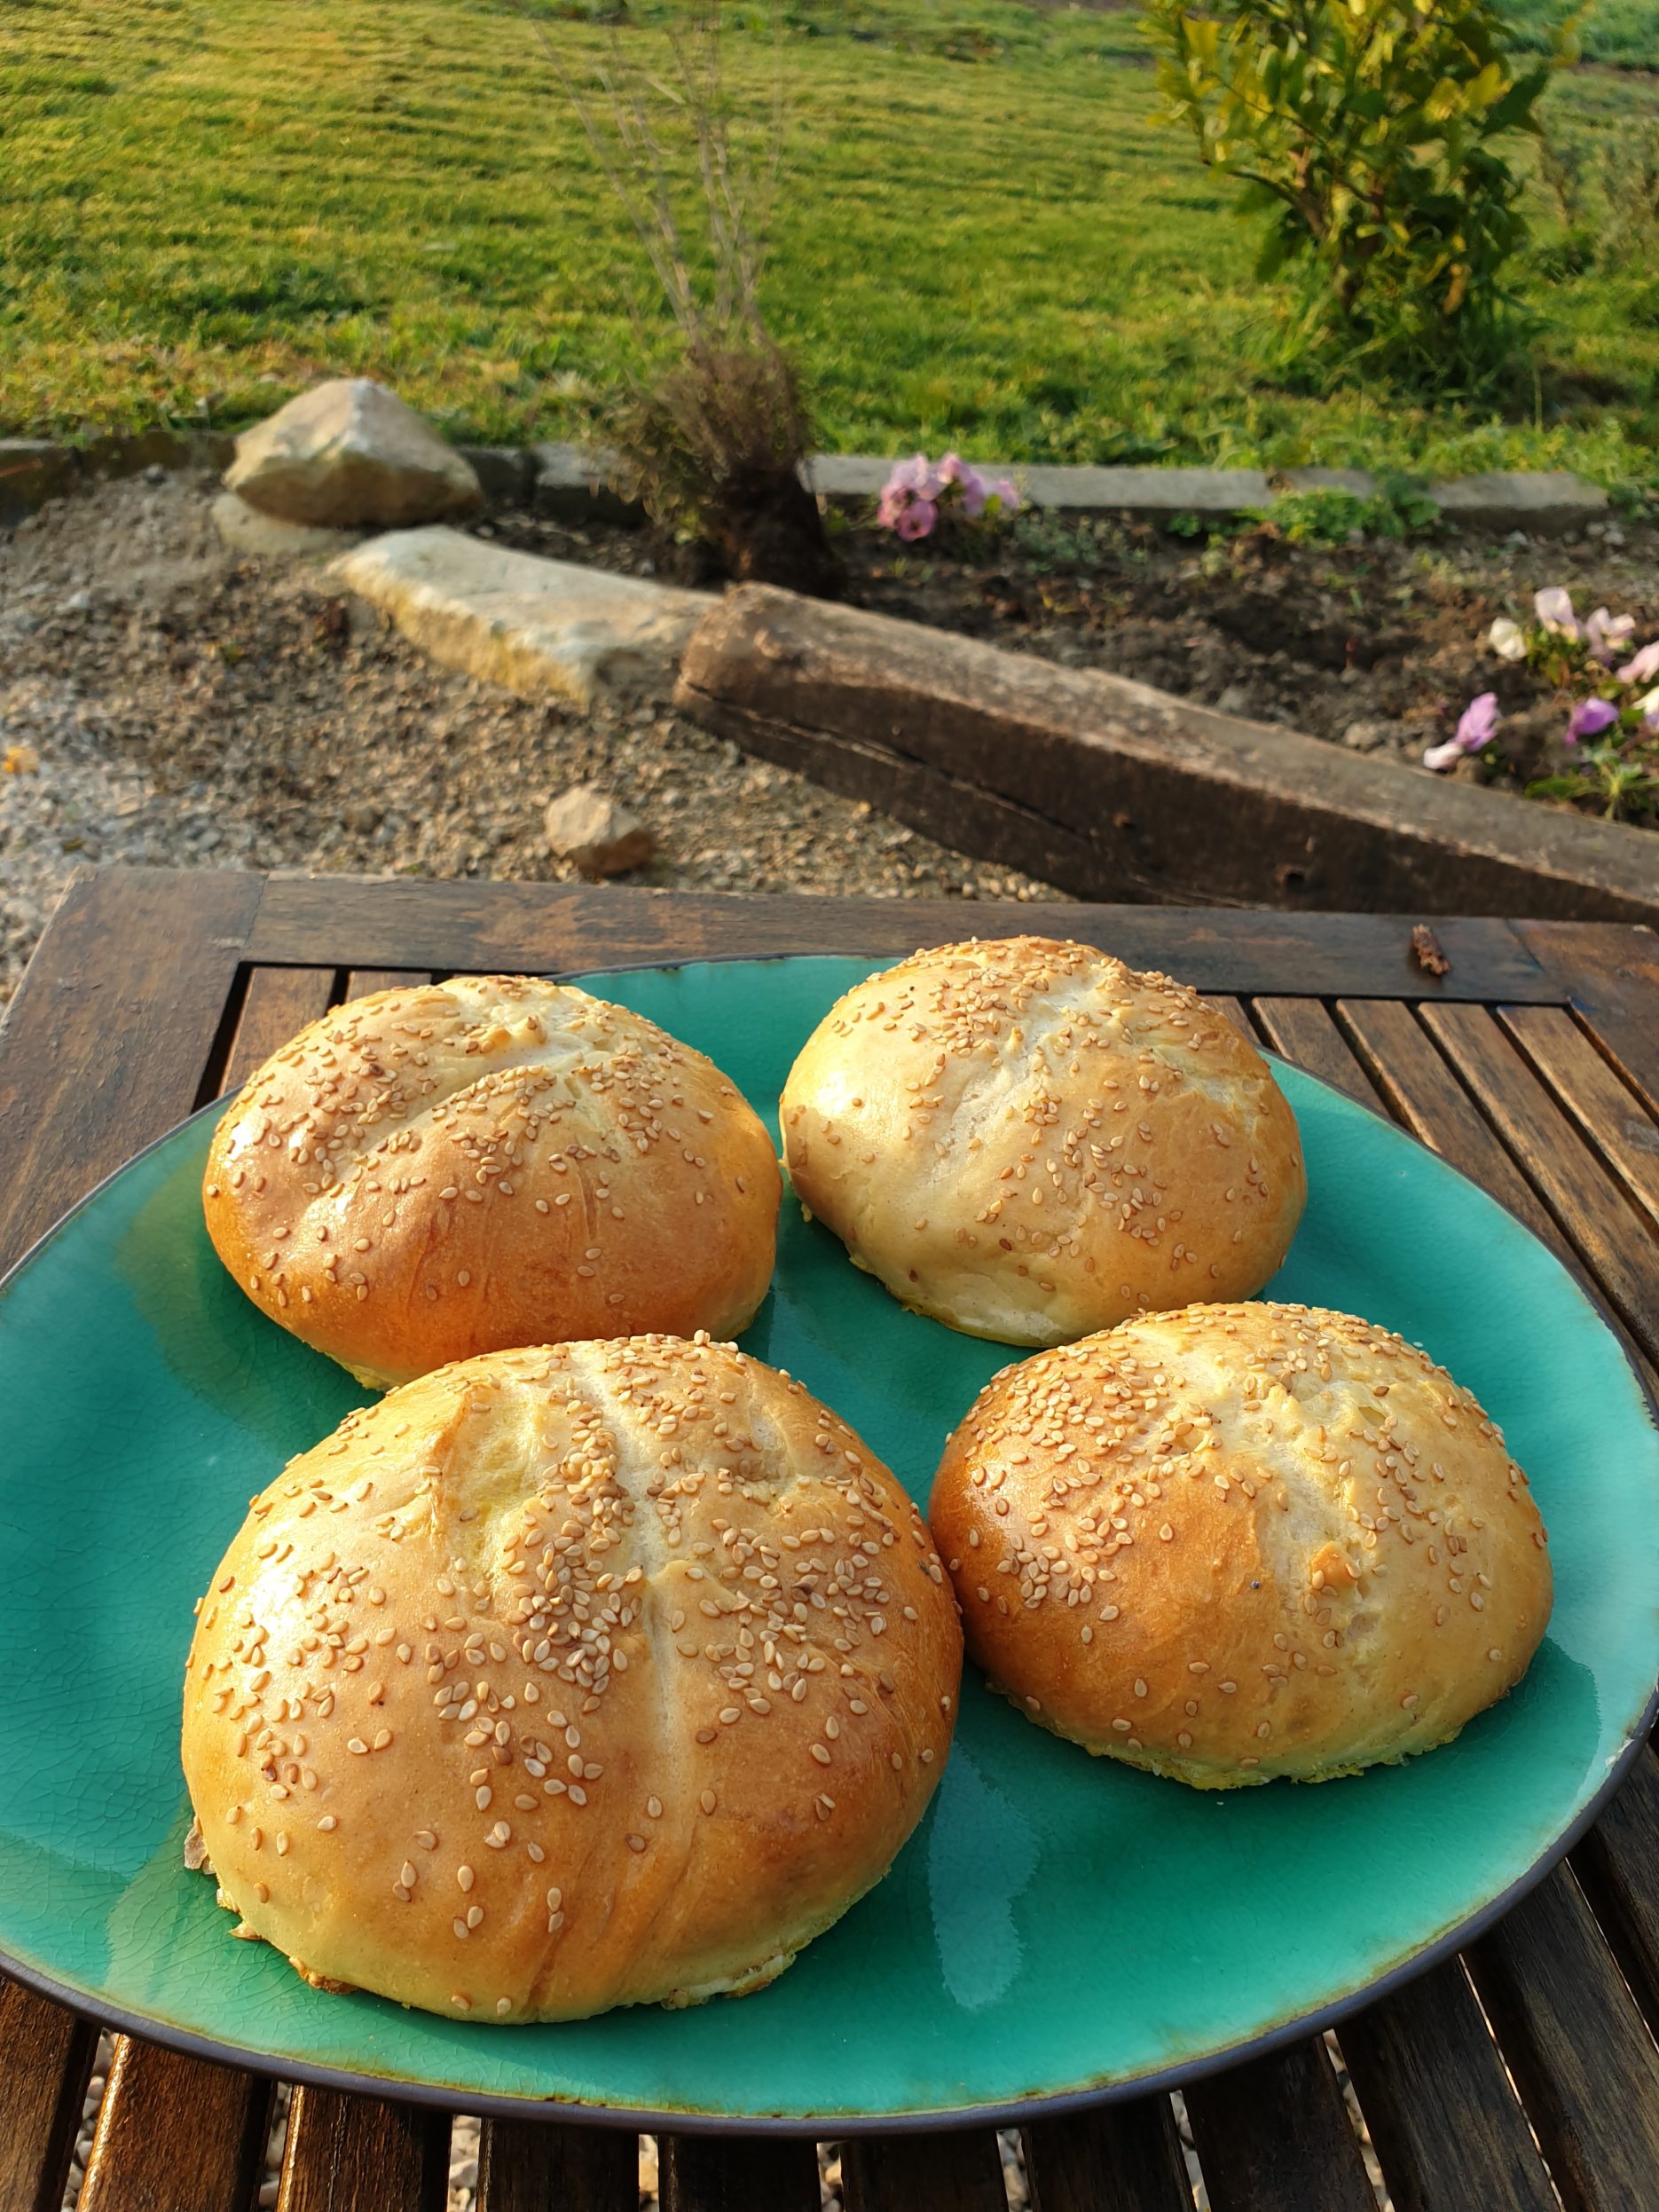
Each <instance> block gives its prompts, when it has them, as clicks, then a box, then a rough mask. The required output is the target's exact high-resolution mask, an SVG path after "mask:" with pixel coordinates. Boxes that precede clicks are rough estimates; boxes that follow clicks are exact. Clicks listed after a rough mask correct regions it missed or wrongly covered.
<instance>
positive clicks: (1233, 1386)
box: [931, 1305, 1551, 1790]
mask: <svg viewBox="0 0 1659 2212" xmlns="http://www.w3.org/2000/svg"><path fill="white" fill-rule="evenodd" d="M931 1514H932V1527H933V1534H934V1539H935V1541H936V1542H937V1543H938V1545H939V1547H940V1553H941V1555H943V1557H944V1559H945V1562H946V1564H947V1568H948V1570H949V1572H950V1575H951V1578H952V1579H953V1581H954V1582H955V1586H956V1594H957V1596H958V1597H959V1598H960V1600H961V1602H962V1608H963V1623H964V1626H965V1629H966V1633H967V1639H968V1649H969V1650H970V1652H971V1654H972V1656H973V1657H974V1658H976V1659H977V1660H978V1661H979V1665H981V1666H982V1667H983V1668H984V1669H985V1670H986V1672H987V1674H988V1675H989V1676H990V1678H991V1681H992V1682H993V1684H994V1685H995V1687H996V1688H998V1689H1001V1690H1002V1693H1003V1694H1004V1695H1005V1696H1008V1697H1009V1698H1010V1699H1011V1700H1012V1701H1013V1702H1014V1703H1015V1704H1018V1705H1019V1706H1020V1707H1021V1709H1022V1710H1023V1711H1025V1712H1027V1713H1028V1714H1029V1715H1030V1716H1031V1718H1032V1719H1033V1720H1039V1721H1041V1722H1042V1725H1043V1727H1045V1728H1052V1729H1053V1730H1054V1731H1055V1733H1056V1734H1057V1735H1058V1736H1069V1737H1070V1738H1071V1739H1072V1741H1073V1743H1077V1744H1082V1745H1084V1746H1085V1748H1086V1749H1087V1750H1089V1751H1103V1752H1107V1753H1109V1754H1110V1755H1111V1756H1112V1757H1113V1758H1114V1759H1126V1760H1128V1763H1129V1764H1130V1765H1131V1766H1135V1767H1148V1768H1150V1769H1151V1770H1152V1772H1153V1773H1154V1774H1160V1775H1173V1776H1174V1777H1175V1779H1176V1780H1178V1781H1181V1782H1189V1783H1194V1784H1196V1785H1197V1786H1198V1787H1199V1788H1200V1789H1213V1790H1220V1789H1227V1788H1230V1787H1231V1786H1233V1785H1235V1784H1237V1783H1252V1782H1268V1781H1270V1780H1271V1779H1272V1778H1273V1777H1274V1776H1275V1775H1291V1776H1293V1778H1294V1779H1295V1780H1297V1781H1299V1782H1321V1781H1325V1780H1326V1779H1327V1778H1328V1777H1330V1776H1331V1775H1346V1774H1353V1773H1355V1772H1356V1770H1357V1769H1359V1768H1360V1767H1369V1766H1372V1765H1373V1764H1375V1763H1376V1762H1378V1761H1388V1762H1394V1761H1396V1760H1399V1759H1408V1758H1410V1757H1411V1755H1412V1754H1413V1753H1414V1752H1417V1751H1428V1750H1430V1749H1432V1748H1433V1746H1434V1745H1435V1744H1444V1743H1446V1742H1448V1741H1449V1740H1450V1738H1451V1737H1452V1736H1455V1735H1456V1734H1457V1733H1458V1730H1459V1728H1462V1727H1463V1725H1464V1723H1465V1722H1466V1720H1471V1719H1473V1717H1474V1714H1476V1713H1477V1712H1481V1711H1482V1710H1483V1709H1484V1708H1485V1707H1486V1706H1487V1705H1490V1704H1493V1703H1495V1702H1496V1700H1497V1699H1498V1698H1499V1697H1502V1696H1504V1695H1505V1693H1506V1691H1508V1690H1510V1689H1514V1685H1515V1684H1516V1683H1517V1682H1518V1681H1520V1680H1521V1676H1522V1675H1523V1674H1524V1673H1526V1670H1527V1665H1528V1662H1529V1660H1530V1658H1531V1657H1532V1654H1533V1652H1534V1651H1535V1650H1536V1649H1537V1645H1538V1641H1539V1640H1540V1638H1541V1637H1542V1636H1543V1633H1544V1629H1545V1623H1546V1622H1547V1621H1548V1619H1549V1616H1550V1597H1551V1578H1550V1561H1549V1554H1548V1551H1547V1549H1546V1548H1545V1533H1544V1525H1543V1523H1542V1522H1541V1521H1540V1520H1539V1518H1538V1513H1537V1507H1536V1506H1535V1505H1534V1504H1533V1502H1532V1496H1531V1493H1530V1492H1529V1489H1528V1487H1527V1478H1526V1476H1524V1475H1523V1474H1522V1473H1521V1469H1520V1468H1518V1467H1517V1466H1516V1465H1515V1464H1514V1460H1511V1459H1510V1457H1509V1455H1508V1453H1507V1452H1506V1451H1505V1449H1504V1440H1503V1437H1501V1436H1500V1435H1499V1433H1498V1429H1496V1428H1495V1427H1494V1426H1493V1425H1492V1423H1491V1422H1490V1421H1489V1420H1488V1419H1487V1417H1486V1415H1485V1414H1484V1413H1482V1410H1481V1408H1480V1406H1479V1405H1476V1403H1475V1402H1474V1399H1473V1398H1472V1397H1470V1396H1469V1394H1468V1392H1467V1391H1466V1390H1465V1389H1460V1388H1459V1385H1458V1384H1457V1383H1455V1382H1453V1381H1452V1380H1451V1376H1450V1375H1448V1374H1446V1373H1445V1372H1444V1370H1443V1368H1440V1367H1436V1366H1435V1365H1434V1364H1433V1362H1432V1361H1431V1360H1429V1359H1428V1358H1426V1357H1425V1355H1424V1354H1423V1353H1422V1352H1420V1351H1418V1350H1414V1349H1413V1347H1412V1346H1411V1345H1410V1344H1407V1343H1405V1342H1403V1340H1402V1339H1401V1338H1400V1337H1397V1336H1393V1335H1390V1334H1388V1332H1387V1331H1386V1330H1384V1329H1381V1328H1378V1327H1375V1326H1373V1325H1372V1323H1371V1322H1369V1321H1360V1320H1356V1319H1354V1318H1353V1317H1352V1316H1351V1315H1349V1314H1345V1313H1328V1312H1324V1311H1319V1310H1317V1309H1315V1308H1311V1307H1308V1306H1293V1305H1229V1306H1189V1307H1187V1308H1186V1309H1185V1311H1183V1312H1180V1313H1170V1314H1163V1315H1157V1316H1149V1317H1147V1318H1145V1319H1140V1320H1136V1321H1128V1322H1126V1323H1124V1324H1123V1326H1121V1327H1120V1328H1115V1329H1113V1330H1111V1331H1110V1332H1109V1333H1107V1334H1105V1335H1101V1336H1094V1337H1090V1338H1089V1340H1088V1341H1087V1342H1084V1343H1081V1344H1073V1345H1069V1346H1067V1347H1066V1348H1065V1349H1064V1350H1058V1351H1050V1352H1044V1353H1042V1354H1041V1355H1040V1356H1039V1357H1038V1358H1034V1359H1028V1360H1026V1361H1024V1362H1023V1363H1022V1364H1020V1365H1019V1366H1013V1367H1006V1368H1004V1369H1003V1371H1002V1374H999V1375H997V1376H996V1377H995V1379H994V1381H992V1382H990V1383H989V1384H988V1385H987V1388H986V1389H984V1390H983V1391H982V1392H981V1393H980V1396H979V1400H978V1402H977V1403H976V1404H975V1405H974V1407H973V1409H972V1411H971V1413H969V1415H968V1417H967V1419H966V1420H965V1421H963V1424H962V1426H961V1427H960V1428H959V1429H957V1431H956V1433H955V1436H954V1437H952V1438H951V1439H950V1442H949V1443H948V1444H947V1446H946V1448H945V1456H944V1459H943V1460H941V1462H940V1469H939V1474H938V1476H937V1478H936V1480H935V1482H934V1485H933V1496H932V1508H931Z"/></svg>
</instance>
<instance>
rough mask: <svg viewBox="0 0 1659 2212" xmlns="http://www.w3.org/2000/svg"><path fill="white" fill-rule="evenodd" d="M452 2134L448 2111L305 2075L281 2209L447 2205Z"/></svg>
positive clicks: (293, 2115) (378, 2211)
mask: <svg viewBox="0 0 1659 2212" xmlns="http://www.w3.org/2000/svg"><path fill="white" fill-rule="evenodd" d="M449 2137H450V2123H449V2115H448V2114H446V2113H439V2112H431V2111H429V2110H428V2109H427V2107H426V2106H421V2105H384V2104H381V2102H380V2100H379V2099H378V2098H373V2097H352V2096H348V2095H345V2094H342V2092H341V2091H340V2090H326V2089H313V2088H311V2086H310V2085H309V2084H308V2083H305V2082H302V2083H301V2084H300V2085H299V2087H298V2088H296V2089H295V2092H294V2103H293V2105H292V2106H291V2107H290V2108H289V2112H288V2139H287V2145H286V2146H285V2148H284V2150H283V2154H282V2183H281V2187H280V2189H279V2192H278V2196H277V2212H443V2206H444V2199H445V2197H446V2196H447V2195H448V2192H449Z"/></svg>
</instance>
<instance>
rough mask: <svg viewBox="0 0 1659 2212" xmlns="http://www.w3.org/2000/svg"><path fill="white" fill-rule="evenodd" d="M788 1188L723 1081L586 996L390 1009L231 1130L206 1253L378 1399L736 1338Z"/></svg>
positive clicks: (497, 993)
mask: <svg viewBox="0 0 1659 2212" xmlns="http://www.w3.org/2000/svg"><path fill="white" fill-rule="evenodd" d="M781 1190H782V1184H781V1178H780V1177H779V1173H778V1165H777V1159H776V1155H775V1153H774V1151H773V1148H772V1143H771V1140H770V1138H769V1137H767V1132H766V1130H765V1129H764V1128H763V1127H762V1125H761V1122H760V1121H759V1117H758V1116H757V1115H756V1114H755V1113H754V1112H753V1110H752V1109H751V1106H749V1105H748V1103H747V1101H746V1100H745V1099H744V1098H742V1097H741V1095H740V1094H739V1093H738V1091H737V1090H736V1088H735V1086H734V1085H733V1084H732V1083H731V1082H728V1081H727V1078H726V1077H725V1076H724V1075H721V1073H720V1071H719V1068H718V1067H715V1066H714V1064H713V1062H712V1060H708V1059H704V1056H703V1054H702V1053H700V1052H696V1051H692V1049H691V1048H690V1046H688V1045H685V1044H681V1043H679V1042H678V1041H677V1040H676V1039H675V1038H673V1037H671V1036H669V1035H666V1033H665V1032H664V1031H663V1030H661V1029H659V1028H657V1027H656V1025H655V1024H654V1023H652V1022H649V1021H647V1020H645V1019H643V1017H642V1016H641V1015H639V1014H635V1013H631V1012H629V1011H628V1010H627V1008H625V1007H623V1006H612V1005H609V1004H606V1002H605V1001H604V1000H602V999H597V998H592V997H590V996H588V994H587V993H586V991H580V990H576V989H573V988H570V986H569V985H561V984H556V983H544V982H540V981H538V980H535V979H534V978H532V977H526V976H482V977H471V978H464V977H463V978H458V979H456V980H454V981H452V982H449V983H438V984H432V985H421V986H417V987H414V988H405V989H401V990H394V991H379V992H376V993H375V994H374V995H373V996H372V997H369V998H360V999H357V1000H355V1001H353V1002H352V1003H351V1004H348V1005H344V1006H338V1007H335V1008H334V1011H333V1012H330V1013H327V1014H325V1015H324V1016H323V1018H322V1019H321V1020H320V1021H315V1022H313V1023H312V1024H311V1027H310V1028H308V1029H304V1030H302V1031H301V1033H300V1035H298V1036H297V1037H295V1039H294V1041H293V1043H291V1044H288V1045H287V1046H285V1047H284V1049H283V1050H282V1051H280V1052H279V1053H277V1054H276V1055H275V1057H274V1058H273V1059H269V1060H267V1061H266V1063H265V1065H264V1066H263V1067H262V1068H260V1070H259V1071H258V1073H257V1074H256V1075H253V1076H252V1077H250V1079H249V1080H248V1083H247V1085H246V1086H245V1087H244V1089H243V1090H242V1092H241V1094H240V1097H239V1098H237V1099H236V1101H235V1103H234V1104H233V1105H232V1106H231V1108H230V1110H229V1111H228V1112H227V1113H226V1114H225V1115H224V1120H223V1121H222V1122H220V1124H219V1127H218V1130H217V1132H216V1135H215V1137H214V1140H213V1147H212V1150H211V1152H210V1153H209V1155H208V1167H207V1173H206V1176H205V1178H204V1182H203V1203H204V1207H205V1210H206V1214H207V1223H208V1235H209V1236H210V1237H211V1238H212V1240H213V1244H214V1248H215V1249H216V1251H217V1253H218V1255H219V1256H220V1258H221V1259H222V1260H223V1261H224V1264H225V1266H226V1267H227V1268H228V1269H229V1270H230V1271H231V1273H232V1275H233V1276H234V1277H235V1279H236V1280H237V1281H238V1282H239V1283H240V1285H241V1286H242V1287H243V1289H244V1290H245V1291H247V1293H248V1296H249V1297H250V1298H252V1299H253V1301H254V1303H255V1304H256V1305H257V1306H258V1307H259V1308H260V1309H261V1311H263V1312H264V1313H267V1314H269V1315H270V1317H271V1319H272V1320H273V1321H276V1322H278V1323H279V1324H280V1325H281V1326H282V1327H284V1328H286V1329H289V1330H291V1331H292V1332H293V1334H295V1336H298V1337H301V1338H303V1340H304V1342H306V1343H308V1344H311V1345H313V1346H315V1348H316V1349H317V1350H318V1351H322V1352H326V1353H327V1354H328V1356H329V1357H330V1358H333V1359H337V1360H338V1361H339V1362H340V1363H341V1365H342V1366H344V1367H348V1368H350V1371H351V1373H352V1374H355V1375H357V1376H358V1378H359V1380H361V1381H362V1382H367V1383H371V1384H375V1385H385V1384H389V1383H394V1382H407V1381H408V1380H409V1379H410V1378H411V1377H413V1376H414V1375H418V1374H425V1373H427V1372H428V1371H429V1369H431V1368H433V1367H439V1366H444V1364H445V1363H446V1362H448V1361H450V1360H452V1359H465V1358H471V1357H472V1356H473V1355H474V1354H475V1353H478V1352H484V1351H495V1350H504V1349H506V1348H507V1347H508V1346H510V1345H515V1344H542V1343H554V1342H560V1341H562V1340H564V1339H567V1338H586V1337H597V1336H626V1335H631V1334H639V1333H649V1332H652V1331H658V1332H662V1333H664V1334H674V1335H683V1336H690V1335H693V1334H696V1331H697V1330H698V1329H707V1330H709V1331H710V1332H711V1333H712V1334H715V1335H718V1336H731V1335H735V1334H737V1333H738V1332H739V1331H740V1330H742V1329H743V1328H744V1327H745V1326H747V1325H748V1323H749V1322H750V1321H751V1319H753V1317H754V1313H755V1310H756V1308H757V1307H758V1306H759V1303H760V1302H761V1300H762V1299H763V1298H764V1297H765V1295H766V1293H767V1285H768V1284H769V1283H770V1281H771V1279H772V1265H773V1257H774V1244H775V1240H776V1233H777V1209H778V1200H779V1197H780V1195H781Z"/></svg>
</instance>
